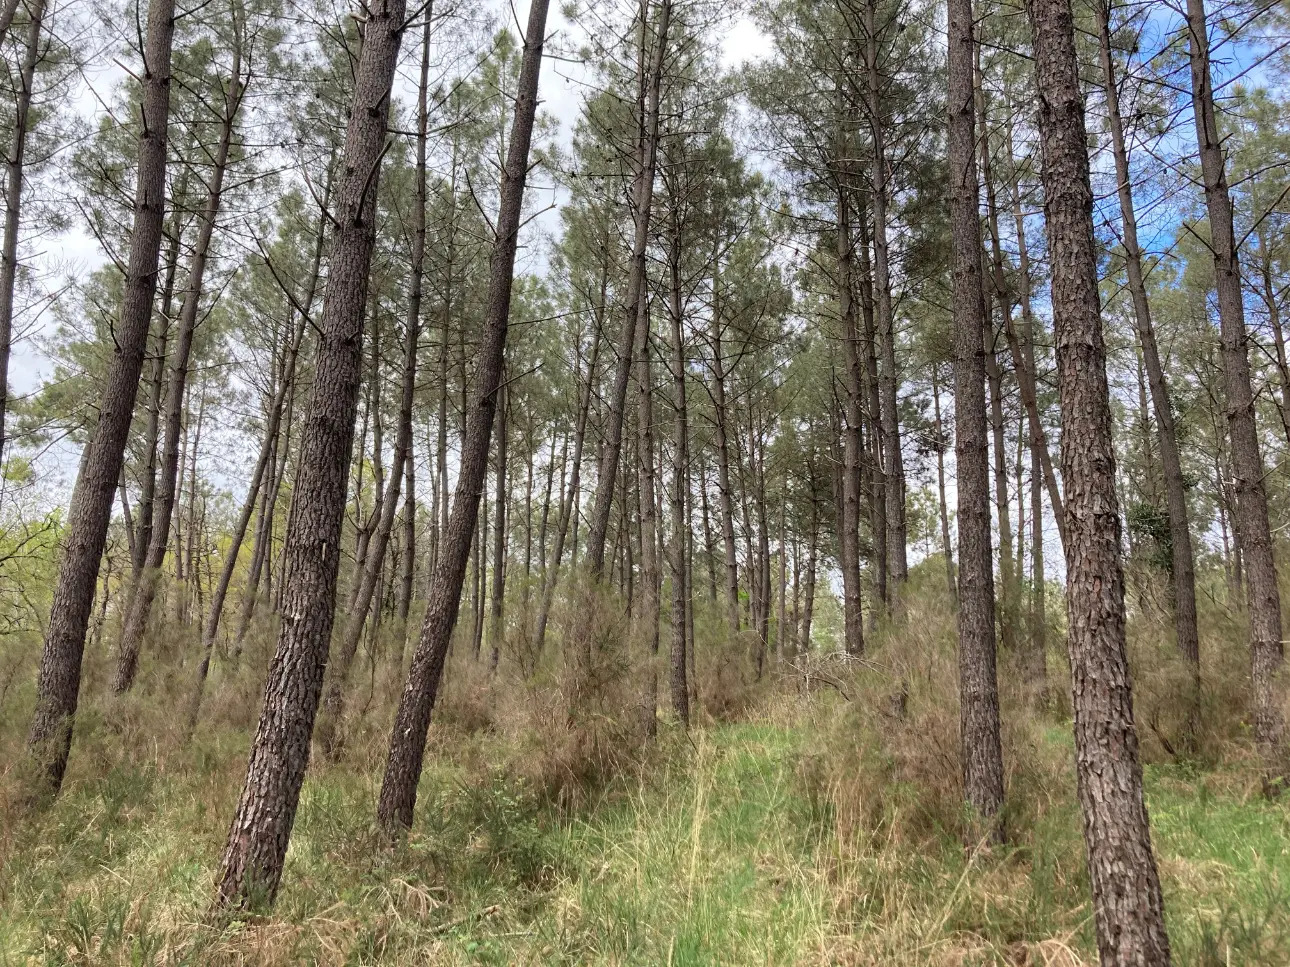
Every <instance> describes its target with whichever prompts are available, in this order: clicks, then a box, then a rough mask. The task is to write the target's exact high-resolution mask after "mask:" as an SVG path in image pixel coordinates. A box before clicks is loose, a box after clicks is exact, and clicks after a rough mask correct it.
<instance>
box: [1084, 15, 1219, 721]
mask: <svg viewBox="0 0 1290 967" xmlns="http://www.w3.org/2000/svg"><path fill="white" fill-rule="evenodd" d="M1110 2H1111V0H1106V2H1105V3H1102V2H1099V3H1097V4H1095V9H1096V11H1097V16H1098V35H1099V40H1100V45H1101V54H1102V74H1103V79H1104V81H1105V89H1106V105H1107V115H1108V120H1109V123H1110V128H1111V147H1112V150H1113V153H1114V155H1115V180H1116V182H1117V185H1118V189H1117V193H1118V195H1119V199H1120V220H1121V241H1122V242H1123V245H1124V261H1125V271H1126V273H1127V274H1128V278H1129V292H1130V294H1131V295H1132V296H1133V314H1134V318H1135V320H1136V322H1137V324H1138V338H1139V340H1140V342H1141V344H1142V360H1143V363H1144V364H1145V365H1146V369H1147V380H1148V384H1149V386H1150V387H1151V404H1152V410H1153V413H1154V415H1155V418H1156V433H1157V436H1158V438H1159V444H1160V463H1161V467H1162V469H1163V470H1164V478H1165V500H1166V504H1167V507H1168V510H1169V538H1170V545H1171V555H1172V557H1171V563H1172V567H1171V569H1170V575H1169V579H1170V588H1171V591H1172V604H1173V611H1174V631H1175V634H1176V635H1177V641H1178V650H1179V651H1180V652H1181V653H1182V656H1183V658H1184V659H1185V660H1186V661H1187V663H1188V666H1189V668H1190V672H1191V682H1190V687H1191V693H1190V694H1189V695H1187V696H1185V697H1184V702H1185V703H1186V705H1187V709H1188V711H1187V723H1186V740H1187V744H1188V745H1189V746H1190V745H1194V739H1195V730H1196V728H1197V727H1198V726H1199V725H1200V722H1199V715H1200V708H1199V703H1200V635H1199V632H1198V630H1197V627H1196V565H1195V560H1194V557H1193V555H1192V545H1191V527H1190V523H1189V515H1188V513H1187V490H1186V482H1185V481H1184V479H1183V471H1182V458H1181V456H1180V454H1179V452H1178V432H1177V430H1176V428H1175V426H1174V413H1173V406H1172V403H1171V400H1170V394H1169V383H1168V381H1167V380H1166V379H1165V370H1164V366H1163V365H1162V363H1161V360H1160V351H1159V349H1157V347H1156V332H1155V327H1154V326H1153V325H1152V321H1151V304H1150V303H1149V302H1148V300H1147V285H1146V281H1145V280H1144V278H1143V274H1142V250H1141V248H1140V247H1139V245H1138V222H1137V217H1136V215H1135V213H1134V210H1133V188H1132V184H1131V183H1130V181H1129V154H1128V149H1127V147H1126V145H1125V139H1124V124H1123V122H1122V121H1121V118H1120V93H1119V88H1118V85H1117V81H1116V77H1115V65H1114V62H1113V61H1112V59H1111V8H1110Z"/></svg>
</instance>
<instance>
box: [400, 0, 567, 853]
mask: <svg viewBox="0 0 1290 967" xmlns="http://www.w3.org/2000/svg"><path fill="white" fill-rule="evenodd" d="M547 6H548V3H547V0H534V2H533V3H532V5H531V6H530V7H529V21H528V27H527V29H526V32H525V36H524V54H523V59H522V61H521V64H520V78H519V87H518V89H517V94H516V103H515V113H514V116H513V120H512V127H511V139H510V145H509V147H508V149H507V155H506V164H505V166H504V167H503V169H502V184H501V207H500V210H499V212H498V216H497V232H496V236H495V238H494V243H493V254H492V258H491V261H490V264H489V279H488V303H487V307H486V310H485V316H484V320H485V324H484V331H483V334H482V339H481V342H480V346H479V356H478V359H479V363H478V370H477V373H476V379H475V397H474V402H473V404H472V405H471V407H470V409H469V412H468V413H467V414H466V432H465V434H464V436H463V438H462V445H461V459H460V464H459V469H458V473H457V486H456V491H455V493H454V495H453V503H452V513H451V515H450V516H449V519H448V527H447V530H446V531H445V532H444V534H443V538H442V542H443V547H442V550H441V551H440V553H439V554H437V555H436V558H435V565H434V570H433V572H432V574H431V577H430V587H429V591H428V593H427V596H426V611H425V618H424V620H423V621H422V625H421V636H420V639H419V640H418V641H417V647H416V652H415V653H414V654H413V656H412V665H411V667H410V669H409V670H408V675H407V681H406V684H405V685H404V688H403V694H402V696H401V697H400V698H399V708H398V712H397V714H396V716H395V720H394V728H393V731H392V732H391V735H390V752H389V758H388V760H387V762H386V767H385V778H384V780H383V781H382V783H381V795H380V800H379V802H378V805H377V813H376V815H377V822H378V823H379V824H380V826H381V828H382V829H383V830H385V832H386V834H387V835H395V834H398V833H399V832H400V831H402V830H406V829H408V828H409V827H411V825H412V815H413V810H414V809H415V807H416V798H417V783H418V782H419V781H420V778H421V765H422V761H423V758H424V755H425V746H426V734H427V731H428V730H429V728H430V713H431V712H432V711H433V709H434V703H435V698H436V697H437V693H438V689H439V680H440V678H441V676H442V674H443V666H444V659H445V658H446V657H447V655H448V644H449V642H450V641H451V639H452V629H453V625H454V624H455V623H456V620H457V612H458V609H459V607H460V603H461V588H462V583H463V582H464V580H465V577H466V562H467V559H468V557H469V556H470V544H471V538H472V536H473V534H474V530H475V524H476V518H477V515H478V511H479V500H480V495H481V493H482V491H483V485H484V477H485V475H486V474H487V472H488V445H489V440H490V438H491V436H492V432H493V417H494V414H495V412H496V409H497V391H498V388H499V386H500V384H501V377H502V366H503V362H504V357H505V350H506V328H507V322H508V320H509V317H510V309H511V283H512V277H513V275H514V270H515V247H516V243H517V241H518V235H519V230H520V220H521V215H522V213H523V205H524V184H525V180H526V178H527V176H528V167H529V145H530V142H531V141H532V138H533V121H534V116H535V115H536V112H537V95H538V75H539V73H540V71H541V66H542V45H543V42H544V39H545V33H546V14H547Z"/></svg>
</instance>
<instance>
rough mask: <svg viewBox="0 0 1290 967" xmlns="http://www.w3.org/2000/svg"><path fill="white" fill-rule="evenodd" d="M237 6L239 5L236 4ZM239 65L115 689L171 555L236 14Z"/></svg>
mask: <svg viewBox="0 0 1290 967" xmlns="http://www.w3.org/2000/svg"><path fill="white" fill-rule="evenodd" d="M235 9H236V6H235ZM233 30H234V35H235V36H234V42H233V65H232V70H231V71H230V75H229V81H228V89H227V91H225V95H224V97H225V100H224V116H223V118H222V119H221V122H222V123H221V127H220V138H219V144H218V146H217V147H216V148H215V153H214V157H213V158H212V169H211V180H210V184H209V185H208V186H207V190H206V207H205V209H204V210H203V212H202V224H201V229H200V230H199V231H198V235H197V244H196V245H195V246H194V248H193V256H192V262H191V263H190V264H189V266H188V284H187V288H186V291H185V292H184V303H183V307H182V308H181V309H180V311H179V333H178V341H177V342H176V345H175V350H174V355H173V356H172V357H171V360H170V383H169V386H168V387H167V391H166V426H165V437H164V439H165V443H164V444H163V447H162V455H161V478H160V480H159V483H160V491H159V492H158V494H157V497H156V513H155V514H154V517H153V525H152V536H151V541H150V542H149V545H148V552H147V557H146V558H145V560H144V562H143V569H142V570H141V571H140V572H139V574H138V576H137V580H136V587H135V588H134V589H133V590H131V592H130V594H129V599H130V610H129V613H128V614H127V615H126V619H125V624H124V625H123V626H122V628H121V643H120V646H119V654H118V658H117V667H116V678H115V679H114V680H113V682H112V690H113V691H114V692H115V693H116V694H117V695H120V694H122V693H124V692H127V691H129V690H130V688H131V687H132V686H133V685H134V676H135V673H136V672H137V671H138V668H139V650H140V648H141V647H142V645H143V636H144V632H145V631H146V630H147V627H148V619H149V617H150V616H151V614H152V604H153V601H154V600H155V599H156V596H157V586H158V584H159V583H160V580H161V565H162V564H163V563H164V562H165V559H166V545H167V542H168V541H169V540H170V522H171V517H172V516H173V514H174V511H175V502H176V495H177V490H178V483H179V480H178V477H179V472H180V466H179V433H180V420H181V418H182V416H183V406H184V393H185V391H186V389H187V386H188V375H189V357H190V356H191V354H192V348H193V336H194V335H195V334H196V331H197V322H198V314H199V311H200V309H201V299H202V286H203V284H204V281H205V277H206V263H207V261H208V260H209V258H210V250H211V242H212V240H213V238H214V235H215V220H216V218H218V217H219V210H220V201H221V197H222V195H223V193H224V175H225V173H226V172H227V170H228V163H229V162H228V159H229V149H230V147H231V145H232V143H233V132H234V127H235V125H236V122H237V114H238V109H239V108H240V107H241V104H242V95H243V93H244V91H245V86H244V84H243V79H242V43H241V32H242V24H241V20H240V17H238V16H237V15H236V14H235V15H234V27H233Z"/></svg>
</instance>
